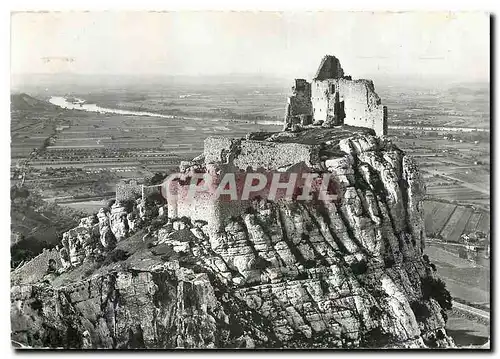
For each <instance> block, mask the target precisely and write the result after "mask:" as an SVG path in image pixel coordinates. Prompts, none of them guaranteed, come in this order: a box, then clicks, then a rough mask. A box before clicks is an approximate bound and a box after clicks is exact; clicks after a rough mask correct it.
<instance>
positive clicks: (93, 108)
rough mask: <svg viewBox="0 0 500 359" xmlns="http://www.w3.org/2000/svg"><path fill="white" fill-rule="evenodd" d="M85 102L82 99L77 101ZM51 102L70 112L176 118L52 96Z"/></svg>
mask: <svg viewBox="0 0 500 359" xmlns="http://www.w3.org/2000/svg"><path fill="white" fill-rule="evenodd" d="M76 100H79V101H83V100H82V99H76ZM49 102H50V103H51V104H53V105H56V106H59V107H61V108H65V109H69V110H83V111H88V112H99V113H116V114H118V115H131V116H150V117H162V118H175V116H172V115H162V114H160V113H154V112H146V111H130V110H120V109H115V108H106V107H100V106H97V105H96V104H93V103H92V104H90V103H81V104H80V103H73V102H69V101H68V100H66V99H65V98H64V97H60V96H52V97H51V98H50V100H49Z"/></svg>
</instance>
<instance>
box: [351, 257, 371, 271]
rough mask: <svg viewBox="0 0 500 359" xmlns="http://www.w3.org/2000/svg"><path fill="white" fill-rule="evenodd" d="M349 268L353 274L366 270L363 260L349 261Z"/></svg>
mask: <svg viewBox="0 0 500 359" xmlns="http://www.w3.org/2000/svg"><path fill="white" fill-rule="evenodd" d="M351 270H352V271H353V272H354V274H364V273H366V271H367V270H368V266H367V265H366V261H365V260H360V261H358V262H353V263H351Z"/></svg>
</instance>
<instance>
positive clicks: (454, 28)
mask: <svg viewBox="0 0 500 359" xmlns="http://www.w3.org/2000/svg"><path fill="white" fill-rule="evenodd" d="M11 20H12V23H11V74H12V75H13V76H14V77H15V76H23V75H24V76H26V75H30V74H42V75H50V74H62V75H68V74H71V75H89V76H90V75H91V76H178V77H193V76H195V77H196V76H200V77H217V76H222V77H224V76H245V75H246V76H263V77H274V78H277V79H283V80H285V79H288V80H289V81H291V80H292V79H293V78H306V79H311V78H312V77H313V75H314V73H315V71H316V69H317V67H318V65H319V62H320V61H321V58H322V57H323V56H324V55H326V54H331V55H335V56H337V57H338V58H339V59H340V61H341V63H342V66H343V68H344V70H345V72H346V73H347V74H350V75H352V76H353V78H373V79H379V78H401V79H403V78H405V77H408V78H409V79H413V78H419V79H432V78H439V79H452V80H453V79H454V80H456V81H457V82H485V81H488V82H489V77H490V71H489V68H490V18H489V15H488V14H486V13H471V12H468V13H465V12H459V13H448V12H434V13H430V12H405V13H368V12H349V13H347V12H331V11H328V12H284V13H277V12H177V13H175V12H161V13H156V12H58V13H49V12H45V13H35V12H31V13H14V14H12V18H11Z"/></svg>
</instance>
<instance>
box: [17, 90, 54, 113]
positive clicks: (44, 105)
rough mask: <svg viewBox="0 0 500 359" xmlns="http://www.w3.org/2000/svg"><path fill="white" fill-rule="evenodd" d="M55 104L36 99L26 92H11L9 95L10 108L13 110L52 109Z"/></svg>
mask: <svg viewBox="0 0 500 359" xmlns="http://www.w3.org/2000/svg"><path fill="white" fill-rule="evenodd" d="M55 108H57V106H55V105H52V104H51V103H49V102H47V101H42V100H38V99H36V98H34V97H32V96H30V95H28V94H26V93H13V94H11V95H10V109H11V111H13V110H18V111H19V110H53V109H55Z"/></svg>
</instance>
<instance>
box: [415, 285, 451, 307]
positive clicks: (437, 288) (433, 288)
mask: <svg viewBox="0 0 500 359" xmlns="http://www.w3.org/2000/svg"><path fill="white" fill-rule="evenodd" d="M421 289H422V294H423V296H424V299H426V300H428V299H430V298H433V299H435V300H436V301H437V302H438V303H439V305H440V306H441V308H443V309H444V310H449V309H451V308H452V303H451V294H450V292H449V291H448V290H447V289H446V284H445V283H444V282H443V281H442V280H441V279H440V278H433V277H425V278H423V279H422V284H421Z"/></svg>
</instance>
